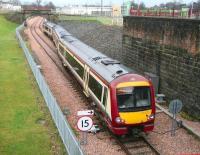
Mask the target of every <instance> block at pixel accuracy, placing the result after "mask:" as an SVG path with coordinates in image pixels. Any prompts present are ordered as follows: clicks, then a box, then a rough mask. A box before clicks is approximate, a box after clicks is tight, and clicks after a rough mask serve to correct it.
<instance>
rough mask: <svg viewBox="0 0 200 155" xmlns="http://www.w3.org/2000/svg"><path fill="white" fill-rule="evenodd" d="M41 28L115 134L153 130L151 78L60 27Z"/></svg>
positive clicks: (46, 23) (153, 109)
mask: <svg viewBox="0 0 200 155" xmlns="http://www.w3.org/2000/svg"><path fill="white" fill-rule="evenodd" d="M42 29H43V32H44V33H45V34H46V35H47V36H48V37H49V38H51V39H52V40H53V42H54V44H55V46H56V48H57V53H58V55H59V57H60V59H61V61H62V62H63V65H64V66H66V67H67V68H68V69H69V70H70V71H71V73H72V74H73V76H74V77H75V78H76V80H77V81H78V82H79V83H80V85H81V86H82V88H83V92H84V94H85V95H86V96H87V97H90V98H91V99H92V101H93V104H94V105H95V107H96V108H95V109H97V110H98V112H99V113H100V117H101V119H102V120H103V121H104V123H105V124H106V125H107V127H108V128H109V129H110V131H111V132H112V133H113V134H115V135H118V136H121V135H127V134H129V133H134V132H135V131H137V132H145V133H148V132H150V131H152V130H153V128H154V121H155V98H154V96H155V95H154V88H153V85H152V82H151V80H150V79H147V78H145V77H144V76H142V75H139V74H138V73H136V72H135V71H133V70H131V69H130V68H128V67H126V66H124V65H123V64H121V63H120V61H118V60H114V59H112V58H110V57H108V56H106V55H104V54H102V53H101V52H99V51H97V50H96V49H94V48H92V47H90V46H88V45H86V44H85V43H83V42H82V41H80V40H78V39H77V38H75V37H74V36H72V35H71V34H70V33H69V32H67V31H66V30H65V29H64V28H63V27H61V26H59V25H57V24H54V23H52V22H49V21H44V22H43V24H42Z"/></svg>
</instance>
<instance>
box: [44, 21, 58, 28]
mask: <svg viewBox="0 0 200 155" xmlns="http://www.w3.org/2000/svg"><path fill="white" fill-rule="evenodd" d="M44 25H46V26H48V27H50V28H53V27H54V26H56V24H55V23H52V22H49V21H46V22H44Z"/></svg>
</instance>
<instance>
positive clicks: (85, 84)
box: [83, 65, 90, 97]
mask: <svg viewBox="0 0 200 155" xmlns="http://www.w3.org/2000/svg"><path fill="white" fill-rule="evenodd" d="M89 72H90V68H89V67H88V66H87V65H85V66H84V74H83V89H84V90H83V92H84V94H85V95H86V96H87V97H89V92H88V81H89V75H90V74H89Z"/></svg>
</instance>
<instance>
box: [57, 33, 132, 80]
mask: <svg viewBox="0 0 200 155" xmlns="http://www.w3.org/2000/svg"><path fill="white" fill-rule="evenodd" d="M61 42H62V43H63V44H64V45H65V46H67V47H68V48H69V49H71V51H73V52H74V53H75V54H76V55H78V56H79V57H80V58H81V59H82V60H83V61H84V62H85V63H86V64H87V65H88V66H90V67H91V68H92V69H93V70H95V71H96V72H97V73H98V74H99V75H100V76H101V77H102V78H104V79H105V80H106V81H107V82H108V83H110V82H111V81H113V80H114V79H115V78H117V77H118V76H121V75H125V74H127V73H130V72H134V71H133V70H131V69H130V68H128V67H125V66H124V65H122V64H120V62H119V61H118V60H114V59H112V58H110V57H108V56H106V55H104V54H102V53H100V52H99V51H97V50H96V49H94V48H92V47H90V46H88V45H86V44H85V43H83V42H81V41H80V40H78V39H77V38H75V37H73V36H65V37H63V38H62V40H61Z"/></svg>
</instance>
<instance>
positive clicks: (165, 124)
mask: <svg viewBox="0 0 200 155" xmlns="http://www.w3.org/2000/svg"><path fill="white" fill-rule="evenodd" d="M43 21H44V19H43V18H41V17H33V18H30V19H28V20H27V28H25V31H24V33H25V35H27V38H28V40H27V41H28V42H29V46H30V49H32V52H33V54H32V55H33V56H34V59H35V60H36V61H37V63H38V65H40V66H41V71H42V73H43V75H44V77H45V79H46V81H47V83H48V85H49V87H50V89H51V91H52V92H53V94H54V95H55V97H56V99H57V101H58V103H59V106H60V108H61V109H62V111H63V113H64V114H65V116H66V119H67V120H68V121H69V123H70V125H71V127H72V128H73V130H75V132H77V138H78V139H79V141H81V139H82V135H81V133H79V131H78V130H77V128H76V123H77V111H80V110H84V109H91V104H90V102H91V100H88V99H87V98H86V97H85V96H84V94H83V93H82V88H81V87H80V85H79V84H77V82H76V80H75V79H74V78H73V76H72V75H71V73H70V71H69V70H68V69H66V68H64V67H63V66H62V63H61V61H60V59H59V58H58V56H57V54H56V48H55V46H54V44H53V43H52V40H50V39H49V38H48V37H47V36H45V35H44V33H43V32H42V23H43ZM55 79H56V80H55ZM66 92H67V93H66ZM75 98H76V100H74V99H75ZM93 121H94V123H95V124H97V125H98V126H99V128H100V132H98V133H96V134H92V133H88V134H87V145H82V146H81V148H82V149H83V150H84V152H86V154H104V153H105V152H106V154H111V153H115V154H140V153H142V154H181V153H199V147H200V145H199V140H198V139H196V138H195V136H193V135H190V134H188V131H187V130H186V129H184V128H180V129H178V130H177V131H176V135H175V137H171V133H170V132H168V131H169V130H170V129H171V118H170V117H169V116H168V115H166V114H165V113H164V112H163V109H162V110H161V111H159V110H158V113H157V114H156V122H155V129H154V131H153V132H152V133H150V134H148V135H147V136H146V135H143V136H142V137H143V138H144V139H143V138H142V137H141V138H140V137H136V138H133V139H132V138H130V137H122V138H116V137H115V136H113V135H112V134H111V133H110V132H108V130H107V128H105V127H104V126H102V122H101V121H100V120H99V117H98V116H96V115H95V116H94V118H93ZM188 122H189V121H188ZM184 123H185V121H184ZM189 123H190V122H189ZM191 124H192V123H191ZM192 125H194V126H199V124H198V123H196V124H195V123H194V124H192ZM192 125H191V126H192ZM189 126H190V125H189ZM197 133H198V131H197ZM188 142H190V145H191V147H188ZM95 146H98V147H95ZM102 150H103V152H104V153H102Z"/></svg>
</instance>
